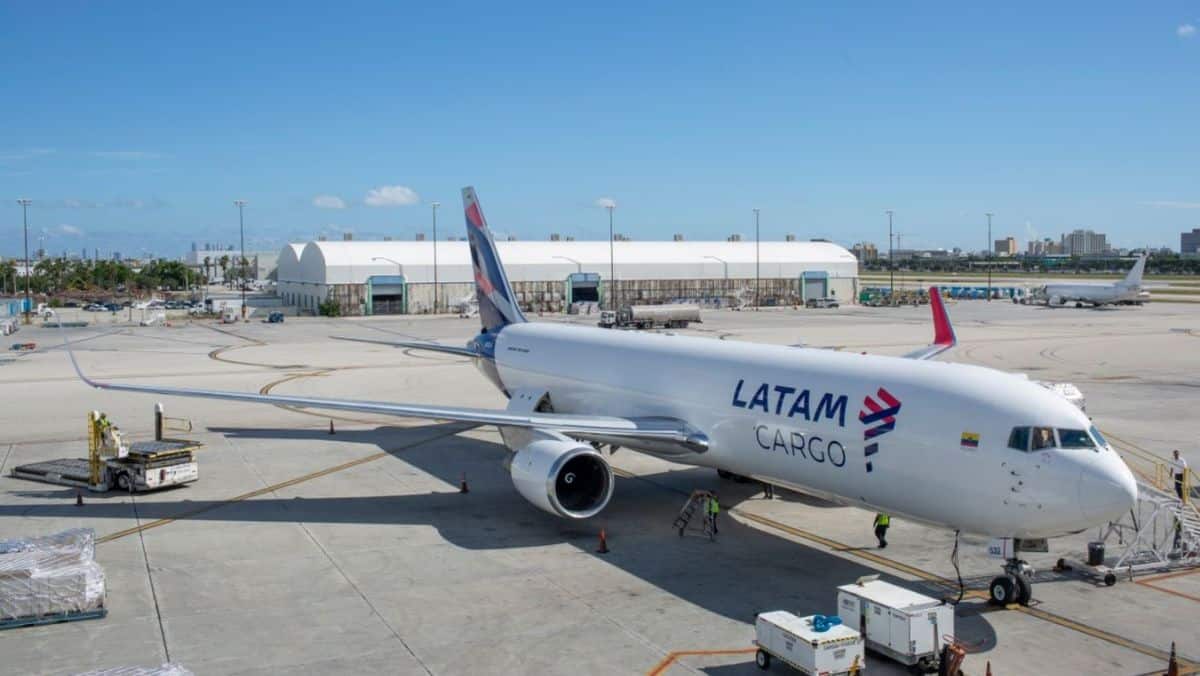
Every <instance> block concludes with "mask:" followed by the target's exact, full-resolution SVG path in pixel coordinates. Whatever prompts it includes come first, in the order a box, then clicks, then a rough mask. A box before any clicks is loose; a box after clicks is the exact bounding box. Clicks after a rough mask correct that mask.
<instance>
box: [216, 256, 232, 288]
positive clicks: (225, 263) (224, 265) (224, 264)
mask: <svg viewBox="0 0 1200 676" xmlns="http://www.w3.org/2000/svg"><path fill="white" fill-rule="evenodd" d="M217 264H218V265H220V266H221V281H222V282H224V283H225V284H228V283H229V279H228V278H227V276H226V274H225V271H226V270H228V269H229V255H228V254H226V255H223V256H221V258H220V260H218V261H217Z"/></svg>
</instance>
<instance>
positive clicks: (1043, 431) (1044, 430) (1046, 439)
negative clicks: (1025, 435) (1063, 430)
mask: <svg viewBox="0 0 1200 676" xmlns="http://www.w3.org/2000/svg"><path fill="white" fill-rule="evenodd" d="M1044 448H1054V430H1052V429H1050V428H1049V427H1035V428H1033V445H1032V446H1031V447H1030V450H1033V451H1040V450H1042V449H1044Z"/></svg>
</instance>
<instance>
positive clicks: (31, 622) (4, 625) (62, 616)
mask: <svg viewBox="0 0 1200 676" xmlns="http://www.w3.org/2000/svg"><path fill="white" fill-rule="evenodd" d="M105 615H108V608H97V609H95V610H79V611H74V612H66V613H54V614H51V615H27V616H25V617H13V618H10V619H7V620H0V630H4V629H16V628H17V627H35V626H38V625H42V624H58V623H59V622H77V621H79V620H98V619H100V618H102V617H104V616H105Z"/></svg>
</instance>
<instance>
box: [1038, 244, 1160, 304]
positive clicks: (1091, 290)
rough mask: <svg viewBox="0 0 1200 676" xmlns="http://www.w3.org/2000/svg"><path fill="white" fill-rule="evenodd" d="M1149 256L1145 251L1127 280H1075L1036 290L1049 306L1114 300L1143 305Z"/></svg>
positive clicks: (1099, 302)
mask: <svg viewBox="0 0 1200 676" xmlns="http://www.w3.org/2000/svg"><path fill="white" fill-rule="evenodd" d="M1146 256H1147V254H1142V255H1141V256H1140V257H1138V259H1137V262H1135V263H1134V264H1133V267H1132V268H1130V270H1129V273H1128V274H1126V275H1125V279H1122V280H1121V281H1119V282H1113V283H1111V284H1105V283H1102V282H1092V283H1088V282H1072V283H1054V284H1047V285H1045V286H1043V287H1041V288H1039V289H1038V290H1037V292H1036V293H1037V296H1038V297H1040V298H1043V299H1044V300H1045V302H1046V305H1049V306H1054V305H1066V304H1067V303H1070V302H1074V303H1075V307H1083V306H1084V305H1091V306H1093V307H1100V306H1101V305H1109V304H1112V303H1137V304H1138V305H1141V304H1142V303H1143V302H1145V301H1146V300H1148V299H1149V297H1150V294H1149V292H1147V291H1143V290H1142V273H1143V272H1145V271H1146Z"/></svg>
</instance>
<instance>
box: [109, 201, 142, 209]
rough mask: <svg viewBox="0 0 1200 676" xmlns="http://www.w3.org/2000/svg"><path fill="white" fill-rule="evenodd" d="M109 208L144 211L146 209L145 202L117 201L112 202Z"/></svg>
mask: <svg viewBox="0 0 1200 676" xmlns="http://www.w3.org/2000/svg"><path fill="white" fill-rule="evenodd" d="M109 206H111V207H116V208H118V209H144V208H145V207H146V202H145V201H143V200H127V199H118V200H113V201H112V202H111V203H110V204H109Z"/></svg>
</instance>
